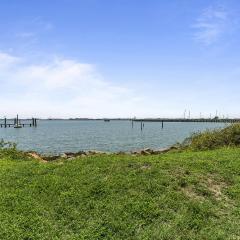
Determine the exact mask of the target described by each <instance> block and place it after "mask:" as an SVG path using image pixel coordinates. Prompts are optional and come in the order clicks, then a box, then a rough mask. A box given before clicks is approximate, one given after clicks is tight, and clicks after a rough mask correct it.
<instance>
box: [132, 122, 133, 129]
mask: <svg viewBox="0 0 240 240" xmlns="http://www.w3.org/2000/svg"><path fill="white" fill-rule="evenodd" d="M132 128H133V120H132Z"/></svg>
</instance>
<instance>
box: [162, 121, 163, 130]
mask: <svg viewBox="0 0 240 240" xmlns="http://www.w3.org/2000/svg"><path fill="white" fill-rule="evenodd" d="M162 129H163V120H162Z"/></svg>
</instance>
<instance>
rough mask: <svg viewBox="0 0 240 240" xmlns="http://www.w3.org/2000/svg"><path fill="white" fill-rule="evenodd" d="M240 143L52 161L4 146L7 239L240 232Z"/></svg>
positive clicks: (2, 227)
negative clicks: (193, 150)
mask: <svg viewBox="0 0 240 240" xmlns="http://www.w3.org/2000/svg"><path fill="white" fill-rule="evenodd" d="M239 216H240V149H239V148H221V149H218V150H213V151H201V152H191V151H184V152H178V153H177V152H175V153H174V152H172V153H171V152H170V153H167V154H162V155H151V156H89V157H85V158H79V159H75V160H71V161H67V160H59V161H54V162H49V163H43V162H39V161H37V160H34V159H30V158H29V157H27V156H25V155H24V154H21V153H18V152H16V151H14V150H13V151H8V150H1V151H0V223H1V224H0V239H4V240H7V239H11V240H12V239H34V240H35V239H64V240H66V239H91V240H92V239H240V227H239V226H240V218H239Z"/></svg>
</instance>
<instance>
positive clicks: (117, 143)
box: [0, 120, 226, 154]
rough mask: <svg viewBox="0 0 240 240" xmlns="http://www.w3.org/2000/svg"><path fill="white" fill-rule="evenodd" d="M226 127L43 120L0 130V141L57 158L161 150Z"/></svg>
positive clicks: (188, 124) (222, 125)
mask: <svg viewBox="0 0 240 240" xmlns="http://www.w3.org/2000/svg"><path fill="white" fill-rule="evenodd" d="M224 126H226V124H223V123H164V128H163V129H162V128H161V123H160V122H145V123H144V129H143V131H141V128H140V123H139V122H135V123H134V126H133V128H132V124H131V121H117V120H115V121H110V122H104V121H100V120H98V121H93V120H92V121H69V120H55V121H49V120H40V121H38V126H37V127H36V128H34V127H31V128H30V127H25V128H21V129H15V128H0V139H4V140H6V141H12V142H15V143H17V146H18V148H19V149H22V150H35V151H38V152H40V153H46V154H56V153H62V152H77V151H80V150H100V151H111V152H116V151H133V150H139V149H143V148H152V149H159V148H164V147H168V146H171V145H172V144H175V143H176V142H181V141H183V140H184V139H185V138H186V137H188V136H190V134H192V133H194V132H198V131H204V130H206V129H213V128H220V127H224Z"/></svg>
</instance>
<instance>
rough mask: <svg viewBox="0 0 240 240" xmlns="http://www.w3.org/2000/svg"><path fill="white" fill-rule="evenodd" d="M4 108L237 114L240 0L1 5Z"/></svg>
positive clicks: (60, 0)
mask: <svg viewBox="0 0 240 240" xmlns="http://www.w3.org/2000/svg"><path fill="white" fill-rule="evenodd" d="M0 16H1V21H0V32H1V36H0V84H1V85H0V104H1V108H0V115H1V116H4V115H7V116H14V115H15V114H16V112H18V113H19V114H21V115H22V116H24V117H31V116H37V117H133V116H137V117H182V116H183V113H184V111H185V110H186V111H187V112H188V111H189V110H190V111H191V116H193V117H199V116H200V113H201V115H202V116H205V117H208V116H210V114H212V116H213V115H214V114H215V112H216V110H217V111H218V113H220V114H221V115H225V116H227V115H228V116H229V117H240V107H239V102H240V95H239V90H240V55H239V52H240V49H239V48H240V44H239V42H240V31H239V26H240V25H239V23H240V22H239V21H240V2H239V1H238V0H222V1H210V0H171V1H169V0H161V1H159V0H149V1H146V0H101V1H100V0H87V1H83V0H51V1H49V0H48V1H47V0H41V1H37V0H32V1H28V0H21V1H18V0H11V1H7V0H5V1H1V3H0Z"/></svg>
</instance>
